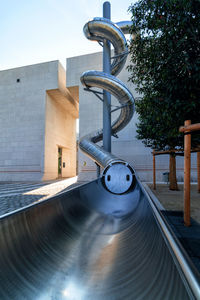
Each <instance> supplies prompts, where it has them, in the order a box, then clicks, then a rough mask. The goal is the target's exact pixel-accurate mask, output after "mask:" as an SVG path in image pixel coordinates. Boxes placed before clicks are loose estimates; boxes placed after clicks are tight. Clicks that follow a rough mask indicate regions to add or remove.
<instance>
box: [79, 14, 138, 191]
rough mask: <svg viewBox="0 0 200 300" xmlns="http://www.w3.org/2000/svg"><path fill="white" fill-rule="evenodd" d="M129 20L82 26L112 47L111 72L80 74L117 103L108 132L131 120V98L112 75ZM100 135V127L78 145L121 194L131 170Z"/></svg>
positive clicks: (120, 60)
mask: <svg viewBox="0 0 200 300" xmlns="http://www.w3.org/2000/svg"><path fill="white" fill-rule="evenodd" d="M129 23H130V22H123V24H122V23H121V25H120V24H119V25H120V26H121V27H122V30H121V29H120V28H119V26H118V25H116V24H114V23H113V22H111V21H110V20H108V19H105V18H94V19H93V20H92V21H90V22H88V23H86V24H85V26H84V29H83V31H84V34H85V36H86V37H87V38H88V39H90V40H95V41H97V42H102V41H103V40H105V39H106V40H109V41H110V42H111V44H112V45H113V47H114V59H113V63H112V64H111V74H112V75H110V74H106V73H103V72H98V71H94V70H91V71H87V72H84V73H83V74H82V76H81V78H80V80H81V83H82V84H83V85H84V86H85V87H87V88H91V87H98V88H100V89H103V90H106V91H108V92H109V93H111V94H112V95H113V96H114V97H115V98H117V100H118V101H119V103H120V104H121V112H120V115H119V117H118V118H117V119H116V120H115V121H114V122H113V123H112V135H115V134H116V133H117V132H119V131H120V130H122V129H123V128H124V127H125V126H126V125H127V124H128V123H129V121H130V120H131V118H132V116H133V113H134V98H133V95H132V94H131V92H130V91H129V90H128V88H127V87H126V86H125V84H124V83H123V82H122V81H121V80H119V79H117V78H116V77H114V76H113V75H117V74H118V73H119V72H120V71H121V70H122V68H123V66H124V64H125V62H126V58H127V54H128V48H127V45H126V39H125V36H124V33H123V31H124V32H125V33H127V32H126V30H127V25H130V24H129ZM102 139H103V130H102V129H101V130H98V131H95V132H92V133H90V134H88V135H87V136H84V137H83V138H82V139H81V140H80V142H79V147H80V149H81V150H82V151H83V152H84V153H85V154H86V155H87V156H89V157H90V158H91V159H92V160H94V161H95V162H97V164H98V165H100V166H101V167H102V168H104V171H103V181H104V184H105V186H106V188H107V189H108V190H109V191H111V192H112V193H116V194H122V193H124V192H126V191H127V190H129V189H130V187H131V186H132V185H133V181H134V175H133V174H134V171H133V169H132V168H131V166H129V164H128V163H126V162H124V161H123V160H121V159H119V158H117V157H115V156H114V155H113V154H111V153H109V152H107V151H105V150H103V149H102V148H101V147H100V146H98V145H96V143H97V142H99V141H101V140H102Z"/></svg>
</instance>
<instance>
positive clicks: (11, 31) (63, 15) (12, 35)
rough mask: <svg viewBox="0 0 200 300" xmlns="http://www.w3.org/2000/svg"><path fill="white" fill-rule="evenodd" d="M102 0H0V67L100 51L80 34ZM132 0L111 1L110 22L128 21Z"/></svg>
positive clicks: (100, 14) (63, 59) (7, 67)
mask: <svg viewBox="0 0 200 300" xmlns="http://www.w3.org/2000/svg"><path fill="white" fill-rule="evenodd" d="M104 2H105V1H104V0H70V1H69V0H5V1H4V0H1V1H0V70H5V69H9V68H15V67H19V66H25V65H30V64H34V63H40V62H45V61H51V60H57V59H59V60H60V61H61V63H62V64H63V65H64V66H65V59H66V58H67V57H72V56H77V55H82V54H87V53H91V52H95V51H101V47H100V46H99V45H98V44H97V43H95V42H91V41H88V40H87V39H86V38H85V37H84V35H83V30H82V28H83V26H84V24H85V23H86V22H87V21H88V20H90V19H93V17H101V16H102V4H103V3H104ZM133 2H135V0H110V3H111V19H112V21H113V22H118V21H123V20H130V18H131V16H130V14H128V12H127V10H128V7H129V6H130V5H131V3H133Z"/></svg>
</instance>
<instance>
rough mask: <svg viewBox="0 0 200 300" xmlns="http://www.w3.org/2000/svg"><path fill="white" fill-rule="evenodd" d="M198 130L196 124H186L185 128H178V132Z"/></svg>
mask: <svg viewBox="0 0 200 300" xmlns="http://www.w3.org/2000/svg"><path fill="white" fill-rule="evenodd" d="M197 130H200V123H196V124H191V123H190V124H188V125H185V126H181V127H180V128H179V131H180V132H192V131H197Z"/></svg>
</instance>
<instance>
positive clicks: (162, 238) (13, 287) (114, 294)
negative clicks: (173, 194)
mask: <svg viewBox="0 0 200 300" xmlns="http://www.w3.org/2000/svg"><path fill="white" fill-rule="evenodd" d="M158 214H159V212H158V211H157V210H156V208H155V207H154V204H153V203H152V202H151V199H150V198H149V197H148V195H147V194H146V192H145V191H144V189H143V187H142V186H141V185H140V183H139V182H138V181H136V186H135V189H134V190H132V191H130V192H129V193H126V194H124V195H116V194H111V193H109V192H108V191H107V190H106V189H105V188H104V187H103V186H102V182H101V180H100V179H99V180H96V181H93V182H90V183H88V184H85V185H82V186H80V187H77V188H74V189H72V190H70V191H68V192H63V193H61V194H59V195H57V196H54V197H52V198H50V199H48V200H45V201H43V202H40V203H38V204H36V205H31V206H29V207H27V208H24V209H21V210H19V211H17V212H14V213H11V214H7V215H5V216H2V217H1V218H0V241H1V248H0V254H1V255H0V265H1V268H0V299H9V300H11V299H12V300H15V299H20V300H23V299H29V300H32V299H37V300H44V299H54V300H55V299H59V300H60V299H61V300H62V299H73V300H83V299H92V300H94V299H95V300H102V299H104V300H111V299H113V300H118V299H119V300H121V299H130V300H132V299H148V300H149V299H170V300H171V299H176V300H178V299H180V300H183V299H200V288H199V282H200V280H199V275H198V274H197V273H196V271H195V270H194V269H193V267H192V265H190V261H189V260H188V258H187V257H186V256H184V254H182V250H181V249H180V248H179V246H178V245H177V244H176V241H175V240H174V239H173V237H172V239H171V240H170V238H169V235H167V233H166V232H167V229H166V228H165V226H164V227H163V225H162V224H161V223H162V220H159V216H158ZM181 255H183V256H181ZM184 260H185V261H186V263H185V262H184ZM180 262H181V263H180ZM183 262H184V264H183Z"/></svg>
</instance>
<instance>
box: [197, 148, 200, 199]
mask: <svg viewBox="0 0 200 300" xmlns="http://www.w3.org/2000/svg"><path fill="white" fill-rule="evenodd" d="M197 190H198V192H199V193H200V152H197Z"/></svg>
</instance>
